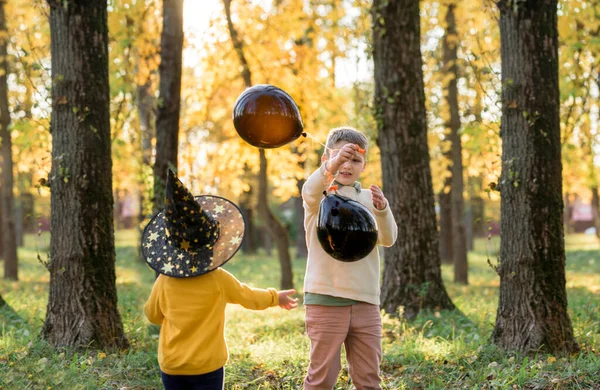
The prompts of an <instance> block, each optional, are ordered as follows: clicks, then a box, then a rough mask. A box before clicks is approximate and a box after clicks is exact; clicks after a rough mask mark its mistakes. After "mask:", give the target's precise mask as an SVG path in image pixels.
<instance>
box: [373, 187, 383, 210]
mask: <svg viewBox="0 0 600 390" xmlns="http://www.w3.org/2000/svg"><path fill="white" fill-rule="evenodd" d="M371 198H372V199H373V206H375V208H376V209H377V210H383V209H385V207H386V206H387V199H386V198H385V196H383V192H382V191H381V188H379V187H377V186H376V185H375V184H373V185H372V186H371Z"/></svg>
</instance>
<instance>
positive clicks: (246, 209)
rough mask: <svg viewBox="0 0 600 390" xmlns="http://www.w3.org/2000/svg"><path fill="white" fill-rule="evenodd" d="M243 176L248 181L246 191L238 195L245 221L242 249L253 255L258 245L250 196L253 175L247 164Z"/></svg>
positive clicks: (251, 197)
mask: <svg viewBox="0 0 600 390" xmlns="http://www.w3.org/2000/svg"><path fill="white" fill-rule="evenodd" d="M244 177H245V178H246V180H248V181H249V182H247V183H246V184H248V187H249V188H248V191H245V192H244V193H243V194H242V196H241V197H240V209H241V210H242V214H243V215H244V219H245V221H246V234H245V236H244V242H243V243H242V250H243V251H244V253H246V254H249V255H253V254H256V250H257V247H258V245H257V232H256V223H255V215H254V205H253V203H254V202H253V196H252V195H253V192H254V190H253V183H252V182H253V181H254V178H255V175H254V174H253V173H252V172H251V170H250V168H249V167H248V165H247V164H246V165H245V166H244Z"/></svg>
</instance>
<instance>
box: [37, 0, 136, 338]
mask: <svg viewBox="0 0 600 390" xmlns="http://www.w3.org/2000/svg"><path fill="white" fill-rule="evenodd" d="M49 4H50V34H51V35H50V36H51V54H52V81H53V83H52V122H51V132H52V162H53V163H52V172H51V181H50V186H51V210H52V216H51V232H52V234H51V239H50V254H51V261H50V263H49V264H48V270H49V271H50V295H49V299H48V307H47V312H46V321H45V323H44V326H43V329H42V336H43V337H44V338H45V339H46V340H48V341H49V342H50V343H51V344H53V345H55V346H76V347H90V346H91V347H95V348H124V347H127V346H128V344H129V343H128V341H127V339H126V338H125V334H124V333H123V326H122V323H121V317H120V315H119V312H118V310H117V290H116V285H115V278H116V275H115V246H114V230H113V214H112V212H113V197H112V161H111V138H110V114H109V103H110V101H109V99H110V98H109V84H108V26H107V4H106V2H90V1H85V0H78V1H75V0H72V1H70V2H69V5H68V7H67V6H65V5H64V4H63V2H56V1H49Z"/></svg>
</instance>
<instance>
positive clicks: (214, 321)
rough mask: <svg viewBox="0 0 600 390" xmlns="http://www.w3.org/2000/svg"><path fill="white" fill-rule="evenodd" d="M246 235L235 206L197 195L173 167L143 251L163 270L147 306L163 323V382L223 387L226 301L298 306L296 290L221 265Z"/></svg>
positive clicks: (169, 385) (255, 306)
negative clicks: (244, 277) (249, 281)
mask: <svg viewBox="0 0 600 390" xmlns="http://www.w3.org/2000/svg"><path fill="white" fill-rule="evenodd" d="M243 234H244V220H243V217H242V214H241V212H240V211H239V209H238V207H237V206H236V205H235V204H233V203H232V202H230V201H228V200H227V199H224V198H221V197H217V196H200V197H196V198H194V197H193V196H192V195H191V194H190V193H189V191H188V190H187V188H185V186H184V185H183V184H182V183H181V181H179V179H177V177H176V176H175V175H174V174H173V172H172V171H169V174H168V177H167V189H166V198H165V209H164V210H163V211H161V212H160V213H158V214H157V215H156V216H155V217H154V218H153V219H152V220H151V221H150V222H149V223H148V225H147V226H146V228H145V229H144V233H143V235H142V253H143V255H144V258H145V260H146V262H147V263H148V265H149V266H150V267H151V268H152V269H154V270H156V271H158V272H159V273H161V275H159V276H158V278H157V279H156V282H155V283H154V287H153V288H152V293H151V294H150V298H149V299H148V302H147V303H146V305H145V306H144V313H145V314H146V317H147V318H148V320H149V321H150V322H152V323H154V324H158V325H161V331H160V337H159V344H158V363H159V366H160V369H161V377H162V382H163V385H164V387H165V389H215V390H216V389H222V388H223V384H224V370H223V367H224V365H225V363H226V362H227V357H228V354H227V345H226V342H225V336H224V329H225V307H226V305H227V304H228V303H237V304H240V305H242V306H244V307H245V308H248V309H253V310H263V309H266V308H268V307H272V306H277V305H279V307H281V308H284V309H287V310H290V309H293V308H295V307H297V305H298V303H297V302H298V299H297V298H293V297H292V295H293V294H294V293H295V290H284V291H279V292H278V291H277V290H275V289H273V288H269V289H267V290H264V289H256V288H251V287H249V286H247V285H245V284H243V283H241V282H239V281H238V280H237V279H236V278H235V277H234V276H233V275H232V274H230V273H229V272H227V271H225V270H224V269H222V268H220V267H221V266H222V265H223V264H225V262H227V261H228V260H229V259H231V257H232V256H233V255H234V254H235V253H236V252H237V250H238V249H239V247H240V246H241V243H242V238H243Z"/></svg>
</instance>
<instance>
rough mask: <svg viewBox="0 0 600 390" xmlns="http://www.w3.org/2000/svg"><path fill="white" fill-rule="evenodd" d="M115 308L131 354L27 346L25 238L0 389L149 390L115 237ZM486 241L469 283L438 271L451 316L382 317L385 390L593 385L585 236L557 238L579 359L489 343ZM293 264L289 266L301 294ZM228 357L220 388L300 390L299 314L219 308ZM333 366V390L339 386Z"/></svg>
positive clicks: (41, 294)
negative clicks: (223, 312) (562, 244)
mask: <svg viewBox="0 0 600 390" xmlns="http://www.w3.org/2000/svg"><path fill="white" fill-rule="evenodd" d="M116 240H117V241H116V245H117V288H118V293H119V307H120V312H121V316H122V320H123V325H124V327H125V332H126V334H127V337H128V338H129V340H130V342H131V344H132V348H131V349H129V350H124V351H113V352H111V351H94V350H69V349H54V348H52V347H50V346H49V345H47V344H46V343H45V342H44V341H41V340H39V337H38V336H39V333H40V329H41V327H42V324H43V321H44V316H45V310H46V303H47V299H48V280H49V276H48V273H47V272H46V270H45V269H44V268H43V266H42V265H41V264H40V263H39V261H38V259H37V256H38V253H39V255H40V256H41V257H42V259H45V258H46V256H47V253H48V237H47V236H46V235H44V236H42V237H37V236H34V235H32V236H28V237H27V238H26V245H25V247H24V248H22V249H20V251H19V257H20V277H21V280H20V281H19V282H9V281H4V280H3V279H2V281H0V293H1V294H2V296H3V297H4V299H5V300H6V301H7V303H9V304H10V306H11V307H12V309H13V310H14V311H12V312H11V311H8V310H7V309H3V310H0V319H1V320H2V322H1V324H0V326H1V329H0V332H1V333H0V335H1V338H0V388H2V389H48V388H53V389H69V390H75V389H113V388H114V389H117V388H118V389H121V388H125V389H160V388H161V385H160V379H159V371H158V365H157V363H156V346H157V337H158V335H157V330H156V328H155V327H152V326H149V324H148V322H147V321H146V320H145V318H144V317H143V313H142V307H143V305H144V302H145V300H146V298H147V296H148V294H149V293H150V290H151V287H152V282H153V280H154V275H153V272H152V271H151V270H150V269H149V268H148V267H147V266H146V265H145V264H144V263H142V262H140V261H139V260H136V253H137V248H136V233H135V232H134V231H121V232H118V233H117V236H116ZM498 249H499V244H498V242H497V240H492V241H483V240H482V241H480V242H478V243H477V245H476V247H475V251H473V252H472V253H470V255H469V263H470V269H469V282H470V285H469V286H461V285H457V284H454V283H453V282H452V279H453V271H452V269H451V267H449V266H444V267H443V270H442V271H443V276H444V280H445V283H446V288H447V289H448V292H449V294H450V296H451V297H452V299H453V301H454V303H455V304H456V305H457V307H458V308H459V309H460V312H443V311H442V312H432V313H422V315H420V316H419V317H418V319H416V320H415V321H412V322H406V321H404V320H401V319H396V318H391V317H388V316H384V334H385V337H384V340H383V348H384V359H383V362H382V374H383V378H384V388H385V389H483V388H485V389H513V388H515V389H599V388H600V309H599V306H600V305H599V303H600V299H599V295H600V260H599V258H600V243H599V242H598V241H597V240H596V239H595V238H594V237H589V236H583V235H579V236H572V237H568V239H567V289H568V291H567V292H568V298H569V314H570V316H571V320H572V322H573V327H574V331H575V335H576V338H577V340H578V342H579V343H580V345H581V347H582V352H581V353H579V354H578V355H575V356H570V357H555V356H549V355H542V354H540V355H537V356H525V355H521V354H517V353H503V352H502V351H500V350H498V349H497V348H495V347H494V346H492V345H490V343H489V337H490V334H491V332H492V329H493V326H494V321H495V314H496V313H495V311H496V305H497V299H498V285H499V278H498V277H497V275H496V274H495V273H494V271H493V270H492V269H491V267H490V266H489V265H488V260H489V261H490V262H491V263H492V264H494V263H495V262H496V256H497V252H498ZM225 268H226V269H228V270H229V271H231V272H232V273H233V274H234V275H236V276H237V277H238V278H239V279H240V280H242V281H244V282H246V283H248V284H250V285H252V286H256V287H277V286H279V268H278V262H277V259H276V258H275V257H268V256H265V255H264V254H262V255H256V256H244V255H238V256H236V258H235V259H233V260H232V261H231V262H229V263H228V264H227V265H226V266H225ZM0 276H1V273H0ZM303 276H304V261H303V260H294V278H295V283H296V287H297V289H299V290H301V286H302V279H303ZM226 338H227V341H228V345H229V352H230V359H229V362H228V363H227V366H226V388H227V389H300V388H302V381H303V377H304V374H305V370H306V366H307V364H308V351H309V340H308V338H307V337H306V335H305V332H304V310H303V308H302V307H300V308H299V309H296V310H293V311H289V312H288V311H284V310H281V309H278V308H271V309H268V310H266V311H249V310H245V309H243V308H240V307H238V306H235V305H230V306H229V307H228V309H227V328H226ZM350 387H351V385H350V384H349V379H348V373H347V370H346V368H345V364H344V369H343V371H342V373H341V376H340V380H339V383H338V388H339V389H346V388H350Z"/></svg>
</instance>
